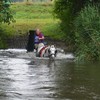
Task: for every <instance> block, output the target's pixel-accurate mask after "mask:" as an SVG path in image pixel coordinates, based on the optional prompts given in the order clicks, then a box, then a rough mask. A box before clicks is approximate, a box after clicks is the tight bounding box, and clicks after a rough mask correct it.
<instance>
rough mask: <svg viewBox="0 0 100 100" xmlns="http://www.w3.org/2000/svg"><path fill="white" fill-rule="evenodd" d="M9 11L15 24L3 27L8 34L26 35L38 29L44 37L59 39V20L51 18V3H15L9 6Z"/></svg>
mask: <svg viewBox="0 0 100 100" xmlns="http://www.w3.org/2000/svg"><path fill="white" fill-rule="evenodd" d="M11 10H12V12H13V16H14V19H15V22H14V23H11V24H10V25H9V26H8V25H5V24H4V25H3V27H5V26H6V30H7V29H10V34H16V35H18V34H26V33H27V32H28V31H29V30H34V29H36V28H39V29H40V30H41V31H42V32H43V33H44V35H46V36H52V37H53V38H60V37H59V34H58V33H60V30H58V26H59V24H58V22H59V20H57V19H55V18H54V17H53V13H52V10H53V4H52V3H30V4H26V3H15V4H12V5H11ZM7 27H8V28H7Z"/></svg>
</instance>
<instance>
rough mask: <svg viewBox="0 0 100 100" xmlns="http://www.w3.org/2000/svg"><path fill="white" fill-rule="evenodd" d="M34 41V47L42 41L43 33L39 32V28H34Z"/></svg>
mask: <svg viewBox="0 0 100 100" xmlns="http://www.w3.org/2000/svg"><path fill="white" fill-rule="evenodd" d="M34 43H35V49H37V47H38V44H39V43H44V35H43V34H42V33H41V32H40V30H39V29H36V34H35V40H34Z"/></svg>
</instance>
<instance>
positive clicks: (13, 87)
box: [0, 49, 100, 100]
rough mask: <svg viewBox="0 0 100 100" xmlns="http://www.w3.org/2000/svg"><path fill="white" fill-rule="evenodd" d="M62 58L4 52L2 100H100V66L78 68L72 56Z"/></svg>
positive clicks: (1, 52) (0, 59) (0, 80)
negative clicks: (52, 59)
mask: <svg viewBox="0 0 100 100" xmlns="http://www.w3.org/2000/svg"><path fill="white" fill-rule="evenodd" d="M59 57H61V58H59ZM58 58H59V59H56V60H55V61H49V59H47V58H44V59H43V58H41V59H40V58H36V57H35V56H33V55H32V53H29V54H27V53H26V51H25V50H18V49H8V50H0V100H100V78H99V76H100V64H99V63H98V64H97V63H96V64H80V65H77V64H75V62H74V61H73V60H70V59H72V58H73V56H72V54H66V55H65V54H61V53H60V54H59V55H58Z"/></svg>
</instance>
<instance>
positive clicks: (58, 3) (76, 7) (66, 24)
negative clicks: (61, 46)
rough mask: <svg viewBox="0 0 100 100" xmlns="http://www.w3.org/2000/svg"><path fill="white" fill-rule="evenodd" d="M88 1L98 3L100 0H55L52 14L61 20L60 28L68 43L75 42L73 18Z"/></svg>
mask: <svg viewBox="0 0 100 100" xmlns="http://www.w3.org/2000/svg"><path fill="white" fill-rule="evenodd" d="M88 3H91V4H95V3H100V0H55V1H54V14H55V16H56V17H57V18H59V19H60V20H61V23H60V25H61V29H62V31H63V32H64V39H65V40H66V42H67V44H68V45H71V44H74V43H75V41H74V40H75V35H74V32H73V30H74V28H73V20H74V19H75V17H76V16H77V14H78V13H79V12H80V11H81V9H82V8H84V6H85V5H87V4H88Z"/></svg>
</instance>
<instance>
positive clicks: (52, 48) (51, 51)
mask: <svg viewBox="0 0 100 100" xmlns="http://www.w3.org/2000/svg"><path fill="white" fill-rule="evenodd" d="M48 52H49V57H50V58H52V59H54V58H55V57H56V54H57V50H56V48H55V46H54V45H51V46H50V47H49V49H48Z"/></svg>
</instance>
